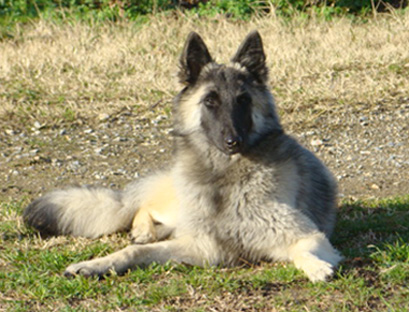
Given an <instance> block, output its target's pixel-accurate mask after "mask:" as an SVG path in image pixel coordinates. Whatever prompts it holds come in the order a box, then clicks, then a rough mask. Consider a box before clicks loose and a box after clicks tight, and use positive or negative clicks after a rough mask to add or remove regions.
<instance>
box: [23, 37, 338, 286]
mask: <svg viewBox="0 0 409 312" xmlns="http://www.w3.org/2000/svg"><path fill="white" fill-rule="evenodd" d="M232 61H233V63H232V64H227V65H220V64H216V63H214V62H213V60H212V59H211V57H210V54H209V52H208V50H207V47H206V46H205V44H204V42H203V40H202V39H201V38H200V37H199V35H197V34H195V33H194V34H191V35H189V38H188V40H187V42H186V45H185V48H184V50H183V54H182V57H181V60H180V62H181V73H180V75H179V76H180V77H181V79H182V81H183V82H185V83H186V84H187V85H186V87H185V88H184V89H183V90H182V92H181V93H180V94H179V95H178V96H177V97H176V99H175V112H174V115H175V126H174V128H175V134H176V137H175V156H174V163H173V166H172V167H171V168H170V169H169V170H168V171H162V172H158V173H156V174H155V175H153V176H150V177H147V178H144V179H142V180H141V181H138V182H134V183H132V184H130V185H129V186H128V187H127V188H126V189H125V190H124V191H122V192H113V191H109V190H105V189H99V188H96V189H92V188H91V189H90V188H72V189H68V190H65V191H55V192H53V193H50V194H48V195H46V196H44V197H42V198H40V199H37V200H35V201H34V202H33V203H32V204H30V205H29V206H28V207H27V209H26V211H25V219H26V221H27V223H28V224H30V225H32V226H34V227H36V228H38V229H39V230H40V231H42V232H45V233H49V234H54V235H57V234H72V235H82V236H87V237H96V236H99V235H103V234H108V233H112V232H115V231H118V230H122V229H126V228H129V227H131V223H132V218H133V216H134V215H135V220H134V222H133V225H132V227H133V228H132V230H131V233H133V235H134V237H133V238H134V241H135V242H138V243H139V244H137V245H131V246H129V247H127V248H125V249H123V250H120V251H118V252H116V253H114V254H111V255H108V256H106V257H103V258H98V259H94V260H91V261H85V262H81V263H78V264H74V265H71V266H69V267H68V268H67V270H66V273H65V274H66V275H68V276H71V275H75V274H84V275H103V274H106V273H109V271H111V270H114V271H116V272H117V273H124V272H126V271H127V270H128V269H132V268H134V267H136V266H145V265H148V264H150V263H152V262H159V263H165V262H166V261H169V260H173V261H177V262H183V263H189V264H192V265H237V264H239V263H240V262H241V261H245V262H258V261H260V260H268V261H274V260H286V261H292V262H293V263H294V264H295V266H296V267H297V268H300V269H302V270H303V271H304V272H305V273H306V274H307V276H308V277H309V278H310V279H311V280H312V281H318V280H325V279H326V278H328V277H329V276H330V275H331V274H332V273H333V270H334V268H335V267H336V265H337V264H338V262H339V261H340V260H341V256H340V255H339V254H338V252H337V251H336V250H335V249H334V248H333V247H332V246H331V244H330V242H329V240H328V238H329V236H330V235H331V233H332V231H333V228H334V223H335V215H336V204H337V203H336V192H337V190H336V183H335V181H334V179H333V177H332V175H331V174H330V172H329V171H328V170H327V169H326V167H325V166H324V165H323V164H322V163H321V162H320V161H319V160H318V158H317V157H316V156H314V155H313V154H312V153H311V152H309V151H308V150H306V149H305V148H303V147H302V146H301V145H299V144H298V143H297V142H296V141H295V140H294V139H293V138H291V137H290V136H288V135H287V134H285V133H284V131H283V129H282V127H281V124H280V121H279V118H278V115H277V113H276V109H275V103H274V99H273V97H272V95H271V94H270V92H269V91H268V88H267V87H266V85H265V81H266V80H267V68H266V66H265V55H264V51H263V47H262V41H261V37H260V35H259V34H258V33H257V32H252V33H250V34H249V36H248V37H247V38H246V39H245V40H244V42H243V43H242V45H241V46H240V48H239V49H238V52H237V53H236V55H235V57H234V58H233V59H232ZM162 187H163V194H165V193H166V194H168V195H163V196H168V197H165V198H166V201H164V202H163V205H166V207H168V206H169V207H168V208H167V209H165V210H164V211H162V212H158V211H159V210H160V209H158V207H157V206H155V205H158V204H157V197H158V196H157V195H155V194H156V193H158V194H161V192H162V190H161V188H162ZM155 192H156V193H155ZM169 194H170V195H169ZM159 196H160V195H159ZM159 208H160V207H159ZM163 229H165V230H166V231H163ZM162 232H163V233H165V234H163V233H162ZM164 239H166V240H164ZM157 240H159V242H157ZM142 243H143V244H145V245H141V244H142Z"/></svg>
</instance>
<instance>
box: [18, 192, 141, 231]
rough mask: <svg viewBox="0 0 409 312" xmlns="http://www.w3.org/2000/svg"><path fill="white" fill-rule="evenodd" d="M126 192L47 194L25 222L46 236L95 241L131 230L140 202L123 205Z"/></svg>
mask: <svg viewBox="0 0 409 312" xmlns="http://www.w3.org/2000/svg"><path fill="white" fill-rule="evenodd" d="M122 197H123V192H121V191H113V190H110V189H105V188H100V187H73V188H68V189H65V190H57V191H54V192H51V193H48V194H46V195H44V196H43V197H40V198H38V199H36V200H34V201H33V202H32V203H31V204H29V205H28V206H27V207H26V209H25V210H24V214H23V217H24V221H25V222H26V223H27V224H28V225H30V226H32V227H34V228H35V229H37V230H38V231H40V233H41V234H43V235H73V236H83V237H89V238H95V237H98V236H101V235H104V234H111V233H114V232H118V231H122V230H126V229H129V228H130V227H131V224H132V219H133V217H134V215H135V213H136V210H137V209H138V205H137V203H134V204H131V205H130V204H129V203H128V204H127V205H125V204H124V201H123V200H122Z"/></svg>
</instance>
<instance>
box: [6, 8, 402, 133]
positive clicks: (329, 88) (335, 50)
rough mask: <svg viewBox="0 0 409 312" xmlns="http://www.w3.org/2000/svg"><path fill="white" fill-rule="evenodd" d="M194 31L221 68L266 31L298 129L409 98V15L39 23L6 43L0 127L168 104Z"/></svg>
mask: <svg viewBox="0 0 409 312" xmlns="http://www.w3.org/2000/svg"><path fill="white" fill-rule="evenodd" d="M193 29H194V30H196V31H197V32H199V33H200V34H201V35H202V36H203V38H204V40H205V41H206V42H207V43H208V45H209V48H210V51H211V53H212V54H213V55H214V57H215V58H216V59H217V60H219V61H227V60H228V59H229V57H231V55H232V54H233V53H234V51H235V50H236V49H237V45H238V44H239V42H240V41H241V40H242V39H243V38H244V36H245V35H246V34H247V33H248V32H249V31H250V30H252V29H258V30H259V31H260V33H261V34H262V36H263V39H264V43H265V50H266V54H267V56H268V59H267V62H268V66H269V68H270V69H271V70H270V77H271V78H270V84H271V86H272V88H273V93H274V94H275V95H276V97H277V99H278V102H279V103H280V109H281V113H282V114H283V115H285V118H283V119H284V120H285V121H288V123H289V125H290V126H291V127H297V126H298V125H303V126H304V125H305V124H306V123H307V124H310V125H311V124H313V123H314V122H315V120H316V118H318V117H319V116H320V114H323V113H328V114H332V113H335V114H338V113H340V112H345V111H349V112H350V110H353V111H363V110H364V109H366V108H368V107H373V106H375V105H379V103H385V102H388V101H390V100H391V99H393V100H399V98H403V97H405V95H406V90H408V89H409V78H408V77H409V75H408V73H409V67H408V62H409V52H408V51H409V41H408V40H406V39H407V37H408V29H409V12H406V13H394V15H392V14H390V15H386V16H382V17H378V18H374V19H370V20H369V21H367V22H366V23H360V22H354V21H352V20H350V19H347V18H342V17H341V18H334V19H333V20H332V21H327V22H326V21H322V20H313V18H312V20H311V19H310V20H309V21H306V20H304V19H297V18H294V19H293V20H282V19H277V18H273V17H271V18H270V17H268V18H260V19H252V20H250V21H248V22H240V21H231V20H228V19H225V18H223V17H220V16H219V17H215V18H187V17H185V16H183V15H181V16H179V17H178V18H171V17H166V16H156V17H152V19H151V20H150V21H149V22H148V23H146V24H143V25H141V24H137V23H136V24H134V23H132V22H122V23H115V24H112V23H98V24H96V25H90V24H89V23H81V22H73V23H62V24H61V23H53V22H50V21H44V20H40V21H38V22H33V23H31V24H29V25H25V26H21V27H20V28H19V30H18V31H17V30H16V31H15V33H14V34H13V36H12V39H6V40H3V41H1V42H0V55H2V57H1V58H0V102H1V104H2V105H0V120H7V121H10V119H13V118H16V121H20V120H21V119H24V120H26V121H29V120H37V121H39V122H40V123H48V124H50V123H51V126H52V125H55V124H59V123H64V122H66V123H69V122H70V121H72V120H73V118H75V116H82V117H83V118H86V119H90V120H92V119H95V118H98V116H99V114H100V113H108V114H110V113H112V112H116V111H118V110H120V109H121V108H122V107H149V106H151V105H154V104H155V103H157V102H158V101H160V100H162V101H163V102H164V103H170V102H171V99H172V97H173V96H174V95H175V93H176V92H177V90H180V86H179V85H178V82H177V79H176V77H175V75H176V71H177V59H178V57H179V53H180V50H181V48H182V45H183V41H184V40H185V38H186V36H187V34H188V33H189V32H190V31H191V30H193ZM168 107H169V105H168ZM16 124H19V122H16ZM16 127H18V126H17V125H16ZM0 128H2V126H0Z"/></svg>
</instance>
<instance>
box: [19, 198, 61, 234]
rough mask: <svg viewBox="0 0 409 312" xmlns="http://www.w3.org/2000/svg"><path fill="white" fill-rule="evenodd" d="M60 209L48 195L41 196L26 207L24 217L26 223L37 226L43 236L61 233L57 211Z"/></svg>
mask: <svg viewBox="0 0 409 312" xmlns="http://www.w3.org/2000/svg"><path fill="white" fill-rule="evenodd" d="M58 210H59V207H58V206H57V205H55V204H53V203H51V202H49V201H48V198H47V196H45V197H41V198H38V199H36V200H34V201H33V202H32V203H30V204H29V205H28V206H27V207H26V209H25V210H24V213H23V219H24V222H25V223H26V224H28V225H29V226H31V227H33V228H35V229H36V230H37V231H39V232H40V233H41V235H43V236H52V235H59V234H61V233H60V231H59V228H58V217H57V215H58V214H57V213H56V212H57V211H58ZM67 234H68V233H67Z"/></svg>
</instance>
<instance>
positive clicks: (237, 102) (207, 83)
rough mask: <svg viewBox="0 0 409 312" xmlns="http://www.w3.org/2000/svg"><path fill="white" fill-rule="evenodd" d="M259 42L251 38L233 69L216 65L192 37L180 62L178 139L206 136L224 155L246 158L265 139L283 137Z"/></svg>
mask: <svg viewBox="0 0 409 312" xmlns="http://www.w3.org/2000/svg"><path fill="white" fill-rule="evenodd" d="M265 60H266V57H265V54H264V50H263V44H262V40H261V37H260V35H259V33H258V32H257V31H253V32H251V33H250V34H249V35H248V36H247V37H246V38H245V39H244V41H243V43H242V44H241V45H240V47H239V49H238V50H237V52H236V54H235V56H234V57H233V58H232V59H231V63H229V64H217V63H215V62H214V61H213V59H212V57H211V56H210V53H209V51H208V49H207V47H206V45H205V43H204V42H203V40H202V39H201V38H200V36H199V35H198V34H197V33H195V32H192V33H190V34H189V36H188V38H187V41H186V43H185V46H184V49H183V53H182V56H181V58H180V72H179V78H180V81H181V82H182V83H183V84H185V85H186V88H185V89H184V90H183V91H182V92H181V94H180V95H179V96H178V98H177V101H176V105H177V107H176V109H177V114H176V115H177V116H176V124H175V128H177V131H178V132H179V133H182V134H183V133H184V134H189V135H195V134H197V135H199V133H202V134H203V133H204V134H205V136H206V137H207V139H208V140H209V141H210V143H211V144H212V145H214V146H216V147H217V148H218V149H219V150H220V151H221V152H223V153H225V154H227V155H232V154H235V153H240V152H244V151H245V150H246V149H247V148H248V147H249V146H251V145H253V144H254V143H256V142H257V141H258V139H259V138H261V137H262V136H263V135H265V134H268V133H270V132H272V131H277V130H278V131H281V126H280V123H279V119H278V116H277V114H276V112H275V105H274V99H273V97H272V95H271V94H270V92H269V91H268V89H267V87H266V82H267V76H268V70H267V67H266V64H265Z"/></svg>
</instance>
